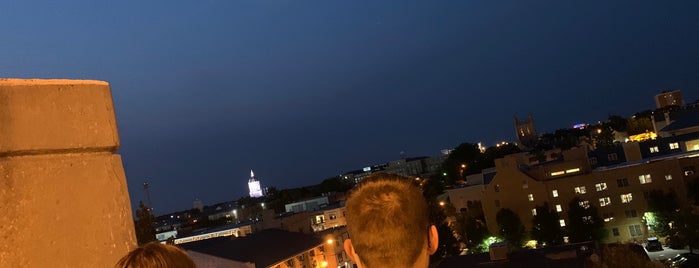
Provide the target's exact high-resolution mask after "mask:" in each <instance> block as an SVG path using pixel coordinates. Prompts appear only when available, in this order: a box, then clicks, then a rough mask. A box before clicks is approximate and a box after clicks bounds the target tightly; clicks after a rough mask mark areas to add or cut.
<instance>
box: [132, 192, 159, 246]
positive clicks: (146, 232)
mask: <svg viewBox="0 0 699 268" xmlns="http://www.w3.org/2000/svg"><path fill="white" fill-rule="evenodd" d="M153 222H155V216H153V213H151V211H150V209H149V208H148V207H146V205H144V204H143V201H139V202H138V209H136V222H135V228H136V240H137V241H138V244H139V245H143V244H145V243H148V242H151V241H155V228H153Z"/></svg>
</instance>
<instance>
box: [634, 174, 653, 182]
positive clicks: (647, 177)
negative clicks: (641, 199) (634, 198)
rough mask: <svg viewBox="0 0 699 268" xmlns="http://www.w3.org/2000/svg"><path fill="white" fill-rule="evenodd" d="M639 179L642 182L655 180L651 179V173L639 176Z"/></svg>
mask: <svg viewBox="0 0 699 268" xmlns="http://www.w3.org/2000/svg"><path fill="white" fill-rule="evenodd" d="M638 181H640V182H641V184H646V183H651V182H653V181H652V180H651V179H650V174H645V175H641V176H638Z"/></svg>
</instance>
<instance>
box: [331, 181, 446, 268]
mask: <svg viewBox="0 0 699 268" xmlns="http://www.w3.org/2000/svg"><path fill="white" fill-rule="evenodd" d="M345 207H346V210H347V228H348V231H349V235H350V238H351V239H348V240H346V241H345V244H344V247H345V251H346V252H347V254H348V255H349V256H350V258H352V260H354V261H355V262H356V263H357V264H358V265H359V266H360V267H370V268H376V267H427V265H428V264H429V255H431V254H433V253H434V252H435V251H436V250H437V246H438V238H437V229H436V228H435V227H434V225H430V222H429V211H428V207H427V202H426V201H425V198H424V197H423V195H422V191H421V190H420V187H418V186H417V185H416V183H415V182H414V181H413V180H411V179H409V178H406V177H403V176H398V175H393V174H387V173H378V174H374V175H371V176H369V177H367V178H365V179H364V180H362V182H360V183H359V184H358V185H357V186H356V187H355V188H354V189H353V190H352V192H351V193H350V195H349V197H348V198H347V204H346V206H345Z"/></svg>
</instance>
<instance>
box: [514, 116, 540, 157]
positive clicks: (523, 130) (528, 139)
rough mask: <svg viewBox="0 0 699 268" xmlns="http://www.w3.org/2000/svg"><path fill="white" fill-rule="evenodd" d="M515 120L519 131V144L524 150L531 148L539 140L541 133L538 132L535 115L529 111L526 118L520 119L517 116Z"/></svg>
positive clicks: (516, 128)
mask: <svg viewBox="0 0 699 268" xmlns="http://www.w3.org/2000/svg"><path fill="white" fill-rule="evenodd" d="M514 121H515V131H516V132H517V146H519V148H520V149H522V150H523V151H528V150H531V149H532V148H534V146H535V145H536V143H537V141H538V140H539V134H537V133H536V126H535V125H534V117H533V116H532V114H531V113H529V116H527V119H526V120H519V119H517V116H515V117H514Z"/></svg>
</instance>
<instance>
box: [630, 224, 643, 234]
mask: <svg viewBox="0 0 699 268" xmlns="http://www.w3.org/2000/svg"><path fill="white" fill-rule="evenodd" d="M629 233H630V234H631V236H642V235H643V232H642V231H641V225H638V224H636V225H629Z"/></svg>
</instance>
